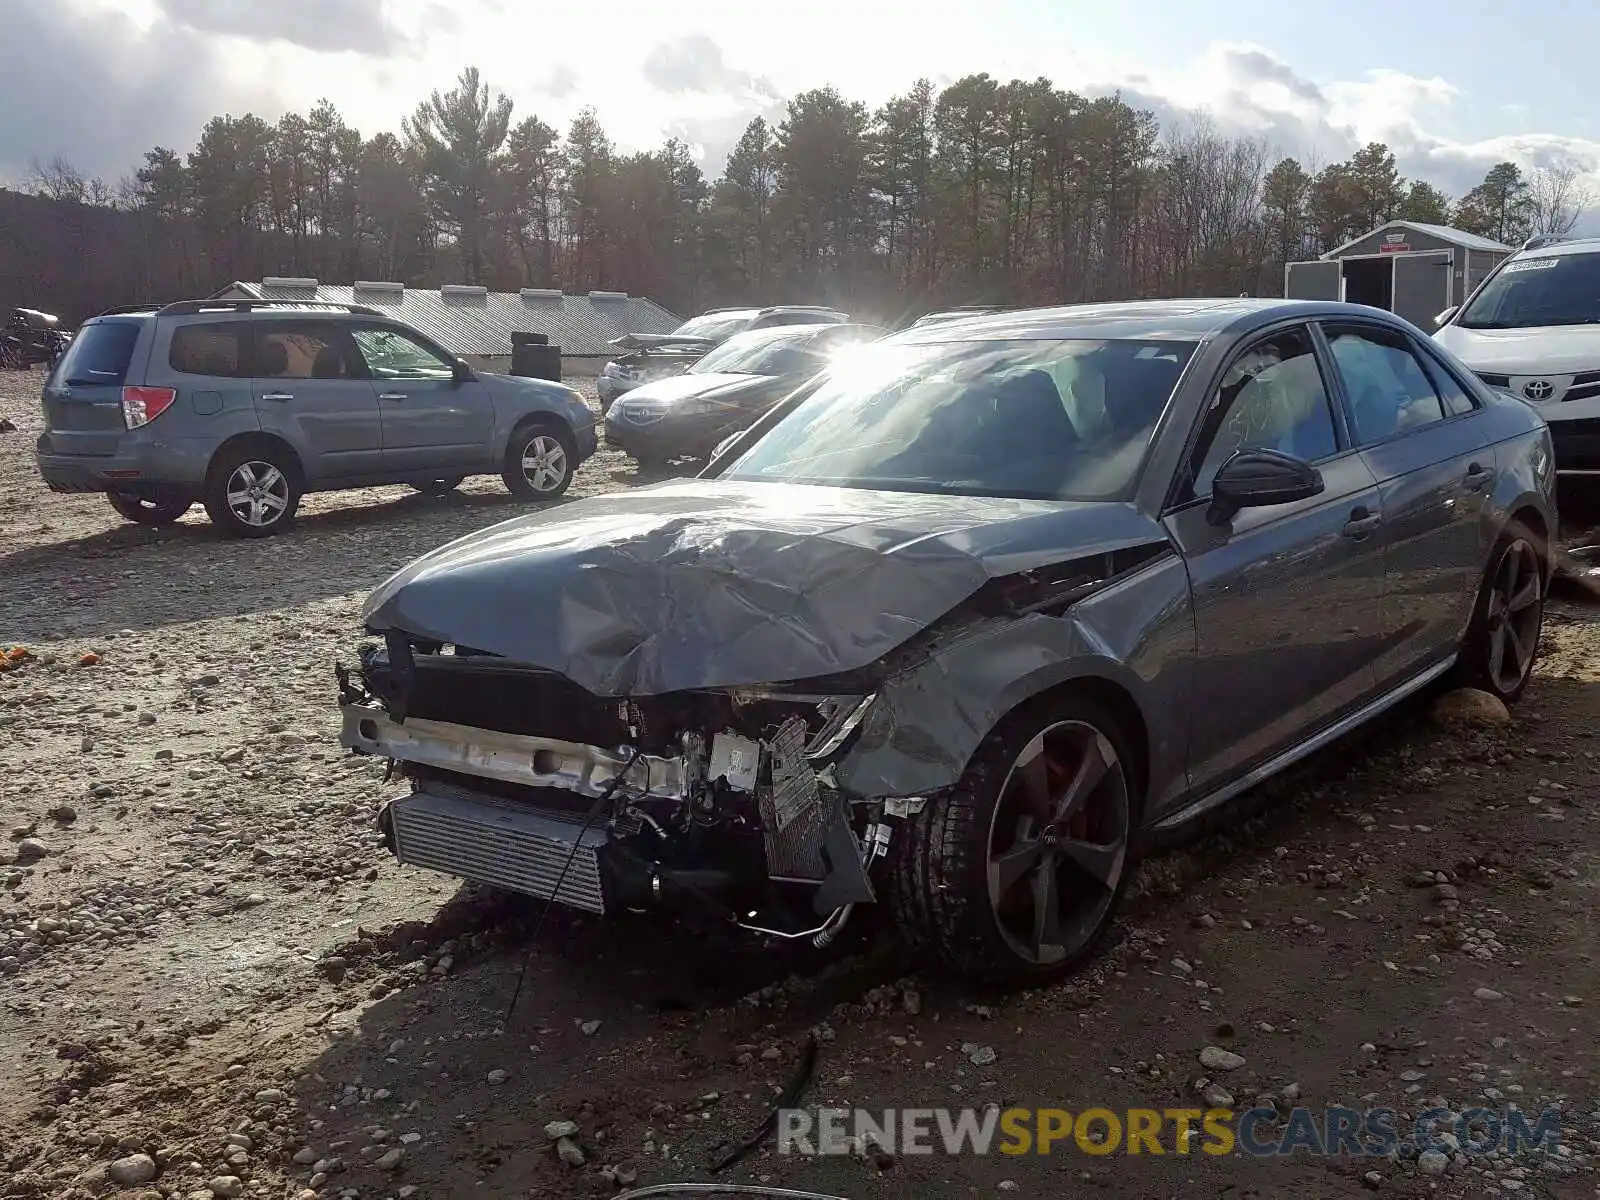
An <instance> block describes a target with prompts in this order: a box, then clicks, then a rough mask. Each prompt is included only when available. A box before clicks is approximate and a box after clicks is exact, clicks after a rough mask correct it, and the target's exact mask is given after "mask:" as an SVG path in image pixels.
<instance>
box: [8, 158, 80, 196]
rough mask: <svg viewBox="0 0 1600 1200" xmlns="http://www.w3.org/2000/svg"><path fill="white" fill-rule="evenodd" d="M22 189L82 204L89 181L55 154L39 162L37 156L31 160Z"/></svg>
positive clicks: (36, 194)
mask: <svg viewBox="0 0 1600 1200" xmlns="http://www.w3.org/2000/svg"><path fill="white" fill-rule="evenodd" d="M24 190H26V191H29V192H32V193H33V194H34V195H35V196H45V197H47V198H48V199H51V200H68V201H71V202H72V203H74V204H83V203H85V202H86V201H87V199H88V194H89V181H88V180H87V179H85V178H84V175H83V172H82V171H80V170H78V168H77V167H75V166H73V165H72V164H71V163H70V162H68V161H67V159H66V158H65V157H63V156H62V155H60V154H57V155H55V156H53V157H52V158H51V159H50V160H49V161H48V162H40V161H39V160H38V159H37V158H36V159H34V160H33V162H32V164H31V166H30V168H29V172H28V182H27V186H26V188H25V189H24Z"/></svg>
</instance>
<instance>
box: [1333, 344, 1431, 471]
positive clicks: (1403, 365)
mask: <svg viewBox="0 0 1600 1200" xmlns="http://www.w3.org/2000/svg"><path fill="white" fill-rule="evenodd" d="M1326 332H1327V334H1328V347H1329V349H1330V350H1332V351H1333V361H1334V362H1335V363H1337V364H1338V366H1339V374H1340V376H1341V377H1342V378H1343V380H1344V390H1345V395H1346V396H1348V397H1349V400H1350V423H1351V425H1352V427H1353V428H1352V430H1351V432H1352V433H1354V434H1355V439H1356V444H1357V445H1358V446H1370V445H1373V444H1374V443H1376V442H1381V441H1383V440H1385V439H1386V438H1390V437H1393V436H1395V435H1396V434H1399V433H1405V432H1407V431H1408V430H1411V429H1415V428H1418V427H1419V426H1422V425H1429V424H1432V423H1433V422H1434V421H1442V420H1443V419H1444V415H1445V412H1444V403H1443V401H1441V400H1440V399H1439V394H1438V393H1437V392H1436V391H1434V390H1433V384H1432V383H1431V382H1429V380H1428V376H1427V373H1426V372H1425V371H1423V369H1422V364H1421V363H1419V362H1418V361H1417V359H1416V356H1415V354H1414V353H1413V352H1412V349H1411V346H1410V344H1409V342H1408V341H1407V340H1406V337H1405V335H1404V334H1401V333H1398V332H1395V331H1394V330H1389V329H1376V328H1373V327H1371V326H1360V327H1346V328H1342V329H1341V328H1337V327H1333V328H1328V329H1327V330H1326Z"/></svg>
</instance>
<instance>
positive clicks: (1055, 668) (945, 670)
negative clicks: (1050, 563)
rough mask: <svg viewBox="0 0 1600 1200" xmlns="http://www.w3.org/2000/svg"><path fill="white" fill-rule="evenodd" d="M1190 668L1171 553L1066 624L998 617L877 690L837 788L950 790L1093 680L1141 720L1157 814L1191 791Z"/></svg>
mask: <svg viewBox="0 0 1600 1200" xmlns="http://www.w3.org/2000/svg"><path fill="white" fill-rule="evenodd" d="M1194 663H1195V639H1194V617H1193V614H1192V612H1191V609H1190V603H1189V584H1188V575H1187V573H1186V572H1185V570H1184V566H1183V562H1182V560H1181V559H1180V558H1179V557H1178V556H1177V554H1175V553H1174V554H1170V555H1167V556H1165V557H1163V558H1160V559H1158V560H1156V561H1155V562H1152V563H1151V564H1150V565H1148V566H1147V567H1145V568H1143V569H1142V570H1139V571H1137V572H1135V573H1134V574H1133V575H1131V576H1129V577H1128V578H1127V579H1124V580H1121V581H1120V582H1118V583H1115V584H1113V585H1112V586H1110V587H1107V588H1105V589H1104V590H1102V591H1100V592H1097V593H1095V594H1094V595H1092V596H1090V597H1088V598H1087V599H1085V600H1082V601H1080V602H1079V603H1077V604H1076V605H1074V606H1073V607H1072V608H1070V609H1068V610H1067V612H1066V613H1065V614H1064V615H1062V616H1047V615H1043V614H1038V613H1035V614H1030V615H1027V616H1020V617H995V618H990V619H987V620H984V621H981V622H978V623H977V624H975V625H973V626H970V627H968V628H966V629H964V630H962V631H961V632H959V633H957V634H954V635H952V637H951V639H950V640H949V641H948V642H946V643H944V644H942V645H939V646H937V648H936V649H935V650H934V651H933V652H932V653H931V654H929V655H928V656H927V657H926V658H925V659H923V660H921V661H920V662H918V663H916V664H915V665H914V666H912V667H911V668H909V669H908V670H906V671H905V672H903V673H902V674H900V675H898V676H896V677H894V678H893V679H892V680H891V681H890V682H889V683H888V684H886V685H885V686H883V687H882V688H880V690H879V693H878V699H877V700H876V702H875V703H874V704H873V705H872V708H871V710H870V711H869V713H868V716H867V718H866V720H865V721H864V722H863V724H862V728H861V733H860V736H859V738H858V740H857V741H856V743H855V744H854V746H853V747H852V748H851V750H850V752H849V753H848V754H846V755H845V757H844V758H843V760H842V761H841V762H840V763H839V764H838V766H837V768H836V771H835V777H836V778H837V780H838V782H839V785H840V787H842V788H843V789H844V790H846V791H847V792H850V793H853V794H856V795H860V796H871V797H887V796H916V795H922V794H925V793H927V792H930V791H936V790H938V789H940V788H945V787H949V786H950V785H951V784H953V783H955V782H956V781H957V780H958V779H959V778H960V777H961V774H962V772H963V771H964V770H965V769H966V765H967V761H968V760H969V759H970V758H971V757H972V754H973V752H974V751H975V750H976V749H977V748H978V744H979V743H980V742H981V741H982V740H983V739H984V738H985V737H986V736H987V735H988V734H989V732H990V731H991V730H993V729H994V727H995V726H996V725H998V724H999V723H1000V721H1001V720H1002V719H1003V718H1004V717H1005V715H1006V714H1007V713H1009V712H1010V711H1011V710H1012V709H1013V708H1015V707H1016V706H1017V705H1019V704H1021V703H1023V702H1024V701H1026V700H1029V699H1031V698H1033V697H1034V696H1037V695H1039V694H1040V693H1042V692H1045V691H1048V690H1050V689H1051V688H1054V687H1058V686H1061V685H1064V684H1070V683H1072V682H1074V681H1080V682H1088V681H1091V680H1092V681H1095V684H1096V685H1103V684H1110V685H1112V686H1114V687H1116V688H1118V689H1120V690H1121V691H1122V692H1123V693H1125V694H1126V695H1127V697H1128V698H1129V699H1130V700H1131V701H1132V702H1133V705H1134V706H1135V707H1136V708H1137V709H1138V712H1139V715H1140V719H1141V721H1142V724H1143V725H1144V730H1143V732H1144V733H1145V735H1146V738H1147V741H1148V758H1149V761H1148V780H1147V787H1146V796H1147V801H1146V807H1145V811H1146V814H1147V815H1149V814H1154V813H1156V812H1160V811H1163V810H1165V809H1167V808H1170V807H1171V805H1172V804H1173V803H1174V802H1175V800H1176V799H1177V798H1178V797H1180V796H1181V795H1182V793H1183V791H1184V789H1185V788H1186V786H1187V778H1186V775H1185V770H1184V758H1185V755H1186V752H1187V745H1186V743H1187V738H1186V730H1187V724H1186V718H1185V706H1186V701H1187V697H1188V696H1189V694H1190V690H1191V686H1192V681H1193V672H1194ZM1130 732H1131V733H1136V732H1139V731H1130Z"/></svg>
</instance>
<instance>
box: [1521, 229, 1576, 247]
mask: <svg viewBox="0 0 1600 1200" xmlns="http://www.w3.org/2000/svg"><path fill="white" fill-rule="evenodd" d="M1564 241H1566V239H1565V238H1561V237H1557V236H1556V235H1555V234H1553V233H1541V234H1538V235H1536V236H1534V237H1531V238H1529V239H1528V240H1527V241H1525V242H1523V243H1522V248H1523V249H1524V250H1538V249H1540V248H1541V247H1543V246H1549V245H1552V244H1554V243H1556V242H1564Z"/></svg>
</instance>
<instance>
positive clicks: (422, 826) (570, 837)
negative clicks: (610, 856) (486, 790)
mask: <svg viewBox="0 0 1600 1200" xmlns="http://www.w3.org/2000/svg"><path fill="white" fill-rule="evenodd" d="M452 793H454V794H452ZM386 813H387V817H386V819H387V821H388V823H389V831H390V836H391V837H392V838H393V841H394V853H395V857H396V858H398V859H399V860H400V861H401V862H403V863H409V864H410V865H412V866H416V867H426V868H428V869H429V870H433V871H442V872H444V873H445V874H447V875H455V876H458V877H460V878H462V879H468V880H471V881H472V882H473V883H481V884H488V885H490V886H492V887H499V888H505V889H506V890H508V891H513V892H523V893H526V894H527V895H530V896H538V897H540V898H542V899H551V898H553V899H555V900H556V902H557V903H559V904H564V905H567V906H569V907H571V908H577V909H582V910H583V911H584V912H591V913H603V912H605V910H606V902H605V890H604V887H603V885H602V883H601V878H600V859H599V851H600V848H601V847H602V846H604V845H605V843H606V834H605V831H604V830H602V829H597V828H593V827H591V828H588V829H585V828H584V827H583V817H582V815H581V814H580V815H576V816H574V815H570V814H567V813H559V812H552V811H549V810H535V809H531V808H528V807H527V806H525V805H516V804H511V803H506V802H499V801H496V800H495V799H493V798H492V797H487V796H483V795H481V794H478V793H474V792H467V791H466V790H465V789H454V788H451V787H450V786H449V785H448V784H444V783H439V782H435V781H430V782H429V783H427V784H426V785H423V786H421V787H419V789H418V790H417V791H414V792H412V793H411V794H410V795H407V796H401V797H399V798H398V799H395V800H393V801H391V802H390V803H389V805H388V807H387V809H386ZM574 846H576V850H574ZM569 859H570V860H571V863H570V865H568V860H569ZM563 870H565V871H566V874H565V876H563V875H562V871H563ZM558 879H559V880H560V881H561V888H560V891H559V892H557V890H556V881H557V880H558Z"/></svg>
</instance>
